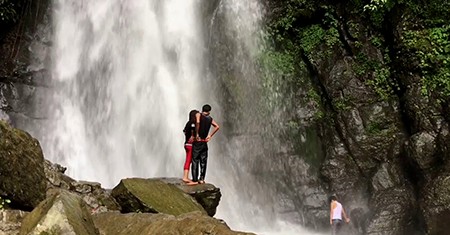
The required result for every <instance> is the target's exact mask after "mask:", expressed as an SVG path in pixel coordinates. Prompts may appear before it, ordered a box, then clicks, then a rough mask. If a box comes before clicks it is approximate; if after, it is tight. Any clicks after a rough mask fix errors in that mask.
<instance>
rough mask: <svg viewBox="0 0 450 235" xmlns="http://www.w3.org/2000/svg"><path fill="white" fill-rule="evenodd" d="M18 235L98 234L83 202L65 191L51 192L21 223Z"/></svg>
mask: <svg viewBox="0 0 450 235" xmlns="http://www.w3.org/2000/svg"><path fill="white" fill-rule="evenodd" d="M20 234H23V235H27V234H36V235H38V234H39V235H40V234H73V235H75V234H92V235H95V234H99V232H98V230H97V228H96V227H95V226H94V223H93V220H92V217H91V214H90V212H89V211H88V209H87V206H86V204H85V203H84V201H83V200H82V199H81V198H80V197H79V196H77V195H75V194H73V193H71V192H68V191H65V190H52V192H51V195H50V196H49V197H48V198H47V199H46V200H45V201H43V202H42V203H40V204H39V206H38V207H36V208H35V209H34V210H33V211H32V212H31V213H30V214H28V215H27V216H26V217H25V219H24V220H23V222H22V226H21V229H20Z"/></svg>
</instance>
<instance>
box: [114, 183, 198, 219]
mask: <svg viewBox="0 0 450 235" xmlns="http://www.w3.org/2000/svg"><path fill="white" fill-rule="evenodd" d="M111 195H112V196H113V197H114V198H115V199H116V201H117V202H118V203H119V204H120V206H121V207H122V212H125V213H127V212H150V213H165V214H170V215H180V214H183V213H187V212H192V211H200V212H201V213H206V212H205V210H204V209H203V207H202V206H201V205H199V204H198V203H197V202H196V201H195V200H194V199H193V198H192V197H190V196H189V195H187V194H185V193H184V192H183V191H181V190H180V189H179V188H177V187H176V186H174V185H170V184H167V183H165V182H163V181H161V180H158V179H139V178H131V179H123V180H121V181H120V183H119V184H118V185H117V186H116V187H115V188H114V189H113V190H112V193H111Z"/></svg>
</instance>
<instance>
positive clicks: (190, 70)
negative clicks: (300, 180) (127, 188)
mask: <svg viewBox="0 0 450 235" xmlns="http://www.w3.org/2000/svg"><path fill="white" fill-rule="evenodd" d="M202 4H204V3H202V1H201V0H126V1H125V0H96V1H88V0H59V1H55V3H54V18H53V22H54V44H53V55H52V58H53V59H52V60H53V66H52V77H53V87H54V90H53V92H52V93H49V95H48V97H47V100H48V102H49V103H48V106H49V115H48V116H49V117H51V118H50V120H49V122H48V123H49V125H48V126H46V127H44V128H43V129H42V130H40V131H36V133H40V134H39V135H40V136H39V137H38V138H39V139H40V140H41V144H42V148H43V150H44V153H45V156H46V158H49V159H50V160H51V161H53V162H57V163H60V164H62V165H64V166H67V167H68V172H67V174H69V175H70V176H72V177H73V178H75V179H80V180H90V181H97V182H101V183H102V184H103V186H104V187H114V186H115V185H116V184H117V183H118V182H119V180H120V179H122V178H127V177H133V176H137V177H159V176H164V177H180V176H181V175H182V165H183V161H184V149H183V147H182V144H183V135H182V132H181V130H182V128H183V126H184V123H185V122H186V121H187V118H188V117H187V116H188V115H187V114H188V112H189V110H191V109H193V108H197V109H199V108H200V107H201V105H202V104H204V103H210V104H212V106H213V114H212V116H213V117H215V118H216V120H217V121H218V122H219V124H220V123H221V121H222V120H223V118H224V115H223V110H221V107H220V106H219V105H218V104H219V103H220V100H221V99H223V97H218V95H219V94H214V93H213V92H210V91H209V90H210V89H211V84H210V83H211V82H210V81H208V82H206V81H205V78H206V77H207V76H206V74H207V73H208V70H209V69H208V63H207V61H208V58H207V54H208V53H207V45H206V44H207V43H206V42H207V40H205V38H203V37H204V35H205V32H204V30H205V29H204V27H205V25H208V24H204V22H202V20H203V19H202V18H201V9H202ZM217 11H224V14H225V16H226V18H227V23H226V24H227V27H228V30H229V32H230V33H231V34H233V35H237V36H236V38H235V40H236V41H237V42H236V45H239V47H238V49H237V51H236V54H235V56H236V58H235V59H234V61H235V63H240V62H242V60H244V59H248V58H249V57H248V56H250V58H251V57H252V56H254V54H255V53H256V52H257V50H258V47H259V46H260V45H259V41H258V38H257V36H255V33H257V31H258V30H260V28H259V23H260V22H259V21H260V20H261V18H262V11H261V8H260V6H259V4H258V1H256V0H251V1H242V0H227V1H226V0H223V1H220V3H219V8H217ZM216 13H217V12H216ZM240 52H244V54H245V56H244V55H243V54H240ZM246 56H247V57H246ZM244 65H245V63H243V66H242V68H241V69H242V71H243V73H245V74H253V75H254V74H255V72H254V71H252V68H251V66H250V67H247V66H244ZM249 68H250V71H247V70H248V69H249ZM249 79H250V80H248V81H247V82H248V83H250V84H254V83H258V81H257V80H255V79H256V77H255V76H253V77H252V76H249ZM252 79H253V80H252ZM209 80H212V81H213V82H214V78H212V79H209ZM248 92H252V91H248ZM250 101H251V100H248V101H247V102H250ZM221 119H222V120H221ZM221 132H222V131H221ZM221 132H219V134H218V135H219V136H220V134H221ZM220 141H223V142H220ZM244 141H245V140H244ZM258 144H260V142H258V141H255V142H252V144H250V145H248V146H246V145H244V144H242V139H241V137H233V136H222V137H218V138H217V139H216V138H214V140H213V141H212V142H211V144H210V160H209V163H208V164H209V165H208V175H207V180H208V181H210V182H212V183H214V184H215V185H217V186H219V187H220V188H221V189H222V193H223V195H224V196H223V198H222V201H221V204H220V206H219V211H218V215H217V217H220V218H223V219H225V221H227V223H228V224H229V225H230V226H231V227H232V228H233V229H236V230H247V231H254V232H258V234H296V233H297V234H298V233H299V232H301V233H302V234H306V233H305V232H304V230H302V228H301V227H299V226H294V225H289V224H287V223H285V222H282V221H281V222H278V221H277V219H276V218H277V215H276V212H274V211H273V210H272V209H271V204H270V203H271V201H270V194H269V195H264V194H261V193H264V192H265V191H264V190H263V189H262V188H261V184H258V183H255V184H254V186H252V187H251V186H249V185H248V184H252V181H253V180H255V178H254V177H252V176H251V175H250V173H249V172H246V169H245V164H244V163H242V162H243V161H250V159H248V158H249V157H251V156H248V154H249V153H250V154H251V153H252V151H255V150H257V149H261V148H259V147H258V146H257V145H258ZM255 145H256V146H255ZM250 147H251V148H250ZM254 154H256V153H254ZM258 154H264V153H258ZM219 158H220V159H219ZM245 158H247V159H246V160H245ZM242 183H244V184H242ZM244 190H247V191H246V192H244ZM248 190H249V191H248ZM243 194H245V195H246V196H242V195H243Z"/></svg>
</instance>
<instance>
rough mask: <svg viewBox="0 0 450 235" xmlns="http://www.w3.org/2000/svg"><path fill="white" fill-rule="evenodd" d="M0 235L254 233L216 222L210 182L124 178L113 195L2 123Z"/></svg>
mask: <svg viewBox="0 0 450 235" xmlns="http://www.w3.org/2000/svg"><path fill="white" fill-rule="evenodd" d="M0 160H2V162H6V163H8V164H0V196H1V198H0V200H1V201H2V202H4V200H5V199H9V200H10V201H11V202H10V203H5V208H1V209H0V212H1V213H0V219H2V221H3V222H2V224H1V225H0V234H21V235H22V234H23V235H25V234H102V235H107V234H114V235H116V234H136V235H138V234H196V235H197V234H225V235H227V234H230V235H231V234H250V233H243V232H235V231H232V230H231V229H230V228H229V227H228V226H227V225H226V223H225V222H223V221H222V220H218V219H215V218H213V217H212V216H213V215H214V214H215V212H216V208H217V206H218V205H219V201H220V198H221V193H220V189H219V188H217V187H215V186H214V185H212V184H203V185H196V186H186V185H185V184H184V183H183V182H182V181H181V180H180V179H175V178H154V179H142V178H129V179H122V180H121V181H120V182H119V183H118V184H117V186H116V187H114V188H113V189H112V190H107V189H104V188H102V187H101V185H100V183H97V182H86V181H77V180H75V179H72V178H70V177H69V176H67V175H65V174H64V172H65V170H66V168H64V167H62V166H60V165H58V164H54V163H51V162H50V161H48V160H45V159H44V157H43V154H42V150H41V148H40V145H39V142H38V141H37V140H36V139H34V138H33V137H31V136H30V135H29V134H28V133H26V132H24V131H21V130H19V129H15V128H13V127H11V126H9V125H8V124H7V123H5V122H3V121H0Z"/></svg>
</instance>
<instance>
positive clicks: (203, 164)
mask: <svg viewBox="0 0 450 235" xmlns="http://www.w3.org/2000/svg"><path fill="white" fill-rule="evenodd" d="M203 144H204V145H203V148H202V151H201V153H200V181H204V180H205V176H206V164H207V162H208V144H206V143H203Z"/></svg>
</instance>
